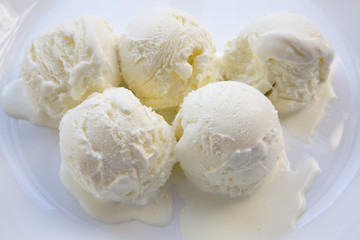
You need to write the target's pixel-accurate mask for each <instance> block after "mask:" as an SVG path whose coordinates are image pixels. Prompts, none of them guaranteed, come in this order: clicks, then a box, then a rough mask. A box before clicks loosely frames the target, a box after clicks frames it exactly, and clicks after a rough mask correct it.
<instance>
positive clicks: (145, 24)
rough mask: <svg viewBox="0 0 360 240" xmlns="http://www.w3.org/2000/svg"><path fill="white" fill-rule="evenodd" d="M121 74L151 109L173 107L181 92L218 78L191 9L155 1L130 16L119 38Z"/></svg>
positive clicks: (208, 39)
mask: <svg viewBox="0 0 360 240" xmlns="http://www.w3.org/2000/svg"><path fill="white" fill-rule="evenodd" d="M119 58H120V66H121V71H122V75H123V78H124V80H125V82H126V83H127V85H128V86H129V88H130V89H131V90H132V91H133V92H134V93H135V95H136V96H137V97H138V98H139V99H140V101H141V102H142V103H143V104H145V105H147V106H150V107H152V108H153V109H155V110H157V109H166V108H177V107H178V106H179V105H180V104H181V102H182V100H183V98H184V96H186V94H187V93H189V92H190V91H192V90H195V89H197V88H199V87H201V86H203V85H205V84H207V83H209V82H213V81H215V80H216V79H217V77H218V75H217V73H218V71H217V68H216V66H217V58H216V57H215V47H214V46H213V43H212V39H211V36H210V34H209V32H208V31H207V30H206V29H205V28H204V27H203V26H201V25H200V24H199V23H198V22H197V20H196V19H195V18H194V17H192V16H191V15H189V14H187V13H185V12H182V11H180V10H176V9H172V8H167V7H159V8H154V9H149V10H147V11H145V12H144V13H142V14H141V15H139V16H137V17H136V18H134V19H133V20H132V21H131V22H130V23H129V24H128V26H127V28H126V30H125V32H124V33H123V34H122V35H121V36H120V40H119Z"/></svg>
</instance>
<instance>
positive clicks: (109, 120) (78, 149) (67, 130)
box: [59, 88, 175, 205]
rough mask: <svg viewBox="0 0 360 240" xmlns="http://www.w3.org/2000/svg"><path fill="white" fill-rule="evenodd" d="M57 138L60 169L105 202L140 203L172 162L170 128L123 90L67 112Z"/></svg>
mask: <svg viewBox="0 0 360 240" xmlns="http://www.w3.org/2000/svg"><path fill="white" fill-rule="evenodd" d="M59 135H60V150H61V156H62V160H63V165H64V167H66V168H67V171H69V173H70V175H71V176H72V177H73V178H74V179H75V180H76V181H77V182H78V183H79V185H80V186H82V188H84V189H85V190H86V191H88V192H90V193H91V194H93V195H94V196H95V197H96V198H98V199H100V200H102V201H105V202H122V203H127V204H138V205H145V204H146V203H147V202H148V201H151V199H152V198H154V197H156V195H157V193H158V190H159V188H160V187H161V186H163V185H164V184H165V182H166V180H167V179H168V177H169V175H170V173H171V168H172V166H173V164H174V162H175V159H174V153H173V148H174V146H175V137H174V133H173V131H172V129H171V127H170V126H169V125H168V124H167V123H166V121H165V120H164V119H163V118H162V117H161V116H160V115H158V114H156V113H155V112H154V111H152V110H151V109H150V108H147V107H145V106H143V105H141V103H140V102H139V100H138V99H137V98H136V97H135V96H134V95H133V93H132V92H131V91H130V90H127V89H125V88H111V89H106V90H105V91H104V92H103V93H102V94H100V93H94V94H92V95H91V96H90V97H89V98H88V99H86V100H85V101H84V102H82V103H81V104H79V105H78V106H77V107H75V108H73V109H71V110H69V111H68V112H67V113H66V114H65V115H64V117H63V118H62V120H61V123H60V133H59Z"/></svg>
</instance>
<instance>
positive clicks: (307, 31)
mask: <svg viewBox="0 0 360 240" xmlns="http://www.w3.org/2000/svg"><path fill="white" fill-rule="evenodd" d="M333 58H334V51H333V49H332V48H331V46H330V44H329V43H328V42H327V41H326V40H324V38H323V37H322V35H321V33H320V30H319V29H318V28H317V27H316V26H315V24H313V23H312V22H310V21H309V20H308V19H306V18H305V17H302V16H299V15H296V14H291V13H269V14H266V15H263V16H261V17H259V18H258V19H256V20H255V21H253V22H252V23H251V24H249V25H248V26H247V27H246V28H245V29H244V30H243V31H241V32H240V33H239V35H238V36H237V37H236V38H235V39H234V40H233V41H231V42H229V43H228V44H227V45H226V47H225V51H224V57H223V61H222V64H221V73H222V76H223V77H224V78H225V79H226V80H229V79H231V80H238V81H241V82H245V83H247V84H250V85H252V86H254V87H256V88H257V89H259V90H260V91H261V92H262V93H264V94H266V95H267V96H268V97H269V99H270V100H271V102H272V103H273V104H274V105H275V107H276V109H277V110H278V111H279V113H287V112H291V111H294V110H297V109H299V108H301V107H303V106H304V105H306V104H307V103H308V102H310V101H311V100H312V99H313V98H314V96H315V95H316V94H317V90H318V86H319V84H320V83H321V82H324V81H326V80H327V77H328V75H329V69H330V65H331V63H332V60H333Z"/></svg>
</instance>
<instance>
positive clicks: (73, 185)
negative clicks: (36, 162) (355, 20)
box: [2, 7, 335, 239]
mask: <svg viewBox="0 0 360 240" xmlns="http://www.w3.org/2000/svg"><path fill="white" fill-rule="evenodd" d="M112 29H113V28H112V27H111V26H110V23H108V22H106V21H105V20H104V19H101V18H99V17H96V16H91V15H89V16H82V17H79V18H78V19H72V20H67V21H65V22H62V23H59V24H57V25H56V26H54V27H52V28H50V29H49V30H47V31H45V32H44V33H42V34H40V35H38V36H37V37H35V38H34V39H33V41H32V42H31V43H30V45H29V47H28V48H27V51H26V54H25V57H24V60H23V63H22V68H21V71H22V79H19V80H15V81H12V82H10V83H9V84H8V85H7V86H6V87H5V88H4V90H3V92H2V105H3V108H4V110H5V111H6V112H7V113H8V115H10V116H12V117H15V118H22V119H26V120H29V121H31V122H32V123H33V124H35V125H39V126H44V127H52V128H58V129H59V145H60V151H61V158H62V163H61V169H59V172H60V178H61V181H62V182H63V184H64V186H65V187H66V189H67V190H68V191H69V192H70V193H71V194H72V195H73V196H74V197H75V198H76V199H77V200H78V201H79V207H80V206H81V207H83V208H84V210H85V211H86V212H87V213H88V214H89V215H90V216H91V217H93V218H95V219H97V220H100V221H105V222H110V223H117V224H121V223H122V222H125V221H132V220H138V221H141V222H143V223H146V224H150V225H156V226H164V225H166V224H168V223H169V222H170V221H171V219H172V213H173V209H174V206H173V202H172V194H177V195H178V196H180V198H181V199H183V201H184V203H185V206H184V209H183V212H182V217H181V230H182V233H183V237H184V239H220V238H222V239H277V238H279V237H281V236H283V235H284V234H286V233H287V232H289V231H291V230H292V229H294V228H295V227H296V221H297V220H298V219H299V218H300V216H301V215H302V214H303V213H304V211H305V209H306V198H305V194H306V192H307V191H308V190H309V189H310V186H311V185H312V183H313V181H314V179H315V177H316V176H317V175H318V174H319V166H318V164H317V162H316V160H315V159H314V157H312V156H310V157H308V159H307V160H306V161H302V162H300V163H299V164H297V167H296V169H292V168H291V164H290V162H291V159H288V157H287V154H286V151H285V149H286V148H285V146H286V144H287V142H286V141H285V140H284V139H285V138H284V136H283V129H282V121H283V120H284V119H286V114H291V115H292V117H293V118H294V117H295V118H296V116H297V115H296V114H297V112H301V111H302V109H305V108H306V106H309V105H310V104H312V103H313V102H314V101H315V100H316V99H317V98H318V97H319V96H322V95H321V94H319V92H321V91H320V90H319V89H321V86H322V85H325V84H327V85H326V86H331V83H330V82H329V79H328V78H329V72H330V69H331V64H332V61H333V59H334V56H335V54H334V51H333V49H332V47H331V46H330V43H329V42H327V41H326V40H325V39H324V38H323V37H322V35H321V33H320V30H319V29H318V28H317V27H316V26H315V25H314V24H313V23H312V22H310V21H309V20H308V19H306V18H305V17H302V16H299V15H296V14H292V13H269V14H266V15H264V16H261V17H259V18H258V19H256V20H255V21H254V22H253V23H251V24H249V25H248V26H247V27H246V28H245V29H243V30H241V31H240V33H239V35H238V36H237V37H236V38H235V39H234V40H233V41H230V42H229V43H228V44H227V45H226V47H225V50H224V54H216V50H215V46H214V44H213V42H212V38H211V35H210V34H211V33H210V32H209V31H208V30H207V29H206V28H205V27H203V26H202V25H201V23H199V22H198V21H197V20H196V19H195V18H194V17H193V16H191V15H190V14H188V13H185V12H183V11H180V10H177V9H173V8H168V7H159V8H154V9H149V10H146V11H145V12H143V13H142V14H140V15H138V16H137V17H135V18H134V19H133V20H132V21H130V22H129V24H128V26H127V27H126V29H125V31H124V32H122V33H119V34H118V35H117V34H116V33H114V31H113V30H112ZM239 30H240V29H236V30H234V31H236V32H239ZM330 88H331V87H329V89H330ZM16 98H18V99H16ZM329 99H330V98H326V99H325V100H324V102H323V104H322V105H321V106H322V109H324V108H325V107H326V105H327V103H328V100H329ZM14 102H16V103H17V104H18V106H17V107H12V105H13V103H14ZM320 112H322V111H320ZM279 115H283V118H280V119H279ZM172 185H174V187H173V188H171V187H172ZM172 190H174V191H173V193H172ZM278 209H282V210H281V211H278ZM209 226H211V227H209Z"/></svg>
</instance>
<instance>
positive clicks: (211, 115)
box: [174, 81, 284, 196]
mask: <svg viewBox="0 0 360 240" xmlns="http://www.w3.org/2000/svg"><path fill="white" fill-rule="evenodd" d="M174 128H175V131H176V136H177V138H179V139H180V140H179V142H178V143H177V145H176V147H175V158H176V159H177V161H179V162H180V166H181V168H182V169H183V170H184V173H185V175H186V176H187V177H188V178H189V179H190V180H191V181H192V182H193V183H195V185H197V186H198V187H199V188H200V189H201V190H204V191H207V192H215V193H221V194H228V195H231V196H242V195H248V194H251V193H253V192H254V191H255V189H256V188H257V187H258V186H260V185H261V184H262V182H263V181H264V179H265V178H266V177H267V176H269V175H270V174H271V172H272V170H273V168H274V166H275V165H276V163H277V161H278V159H279V158H280V154H281V153H282V151H283V148H284V143H283V136H282V130H281V127H280V124H279V119H278V115H277V112H276V110H275V108H274V106H273V105H272V104H271V102H270V101H269V99H267V98H266V97H265V96H264V95H263V94H262V93H261V92H259V91H258V90H257V89H255V88H253V87H251V86H249V85H247V84H244V83H240V82H234V81H224V82H217V83H210V84H208V85H206V86H204V87H202V88H199V89H198V90H196V91H194V92H191V93H189V94H188V96H187V97H185V99H184V102H183V104H182V106H181V108H180V111H179V113H178V114H177V116H176V118H175V121H174Z"/></svg>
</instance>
